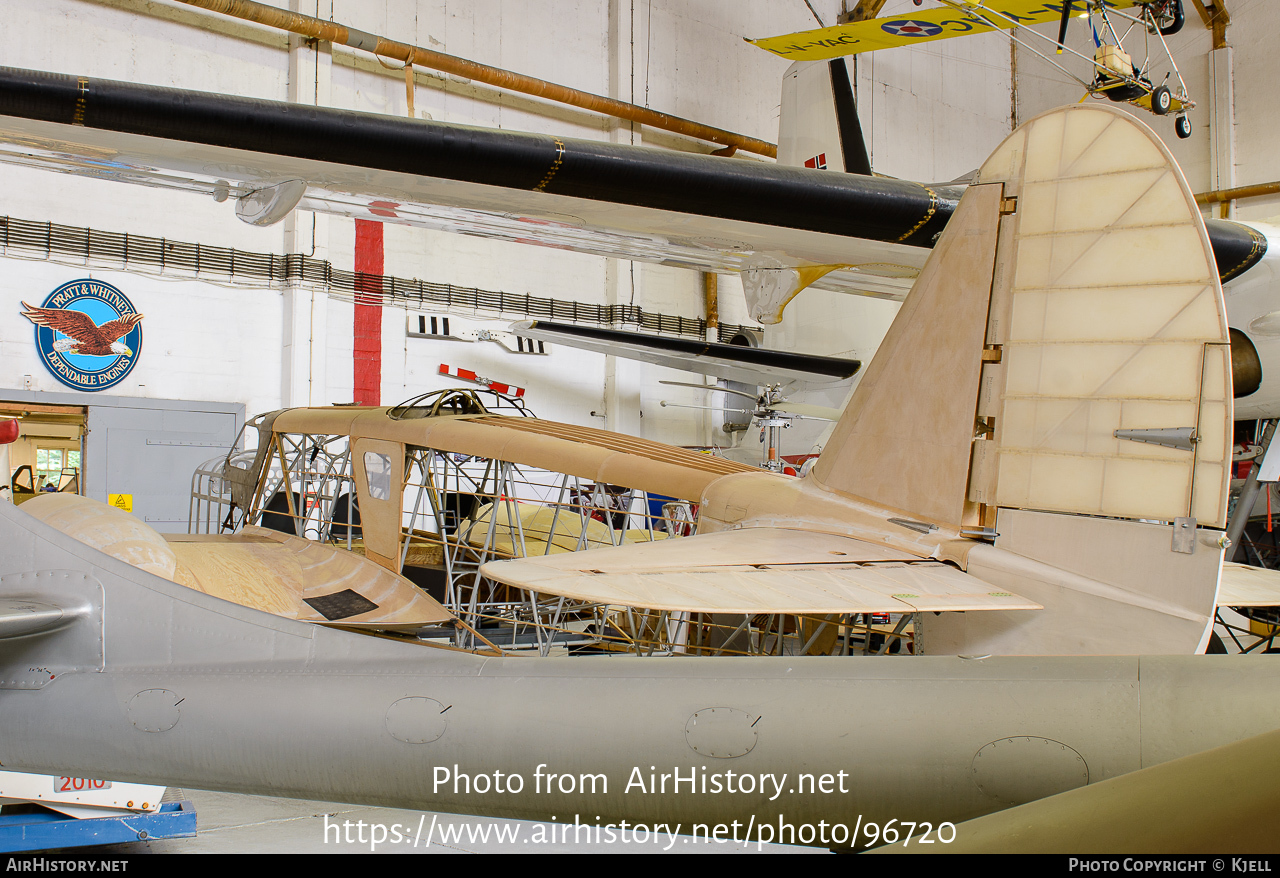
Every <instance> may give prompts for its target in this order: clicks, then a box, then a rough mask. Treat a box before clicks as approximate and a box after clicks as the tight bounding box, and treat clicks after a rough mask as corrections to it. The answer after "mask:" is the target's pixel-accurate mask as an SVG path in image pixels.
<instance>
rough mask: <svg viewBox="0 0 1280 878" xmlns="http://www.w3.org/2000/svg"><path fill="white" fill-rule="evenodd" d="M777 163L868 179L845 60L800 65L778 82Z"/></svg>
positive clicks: (866, 157)
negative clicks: (779, 83)
mask: <svg viewBox="0 0 1280 878" xmlns="http://www.w3.org/2000/svg"><path fill="white" fill-rule="evenodd" d="M778 164H780V165H791V166H793V167H797V168H801V167H804V168H819V169H830V170H834V171H845V172H846V173H850V174H863V175H866V176H869V175H870V174H871V157H870V155H869V152H868V150H867V145H866V140H865V138H864V137H863V134H862V123H861V122H860V120H859V119H858V105H857V100H856V99H855V97H854V90H853V81H852V78H851V76H850V70H849V68H848V66H847V65H846V63H845V59H844V58H833V59H832V60H830V61H799V62H797V63H795V64H792V65H791V66H790V67H789V68H788V69H787V72H786V73H785V74H784V75H783V77H782V104H781V109H780V112H779V117H778Z"/></svg>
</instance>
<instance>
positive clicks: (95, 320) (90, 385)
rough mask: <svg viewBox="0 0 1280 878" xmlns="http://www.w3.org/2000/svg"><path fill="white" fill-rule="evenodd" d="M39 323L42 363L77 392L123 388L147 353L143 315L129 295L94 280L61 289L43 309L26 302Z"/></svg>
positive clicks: (25, 306)
mask: <svg viewBox="0 0 1280 878" xmlns="http://www.w3.org/2000/svg"><path fill="white" fill-rule="evenodd" d="M22 308H23V311H22V316H23V317H25V318H27V319H28V320H30V321H31V322H32V323H34V324H35V325H36V347H37V348H38V349H39V351H40V361H41V362H42V363H44V365H45V368H46V369H48V370H49V371H50V372H51V373H52V374H53V377H55V378H57V379H58V380H59V381H61V382H62V383H63V384H65V385H67V386H68V387H74V388H75V389H76V390H105V389H107V388H108V387H112V386H114V385H116V384H119V383H120V382H121V381H122V380H124V377H125V376H126V375H128V374H129V372H130V370H132V369H133V366H134V364H135V363H137V362H138V357H139V355H140V354H141V353H142V315H141V314H139V313H138V309H137V308H135V307H133V303H132V302H130V301H129V300H128V298H126V297H125V294H124V293H122V292H120V291H119V290H118V289H116V288H115V287H113V286H112V285H111V284H108V283H103V282H102V281H99V280H93V279H91V278H83V279H81V280H73V281H71V282H70V283H65V284H63V285H62V286H60V287H58V288H57V289H56V290H54V291H53V292H52V293H50V294H49V296H48V297H47V298H46V299H45V300H44V303H43V304H42V305H41V306H40V307H39V308H33V307H32V306H30V305H28V304H27V303H26V302H23V303H22Z"/></svg>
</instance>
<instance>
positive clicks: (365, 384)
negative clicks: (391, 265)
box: [351, 219, 383, 405]
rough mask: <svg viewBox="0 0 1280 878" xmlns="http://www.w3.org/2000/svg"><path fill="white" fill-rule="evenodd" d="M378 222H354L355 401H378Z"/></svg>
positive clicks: (379, 232) (379, 367) (364, 402)
mask: <svg viewBox="0 0 1280 878" xmlns="http://www.w3.org/2000/svg"><path fill="white" fill-rule="evenodd" d="M382 254H383V250H382V223H379V222H372V221H371V220H360V219H358V220H356V312H355V325H354V328H353V329H354V336H353V338H352V345H351V348H352V354H353V357H354V360H355V363H354V366H355V372H354V377H355V394H354V396H355V401H356V403H357V404H359V405H380V404H381V399H382V266H383V263H382Z"/></svg>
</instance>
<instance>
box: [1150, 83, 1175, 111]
mask: <svg viewBox="0 0 1280 878" xmlns="http://www.w3.org/2000/svg"><path fill="white" fill-rule="evenodd" d="M1172 108H1173V93H1172V92H1170V91H1169V87H1168V86H1167V85H1161V86H1158V87H1157V88H1156V90H1155V91H1153V92H1152V93H1151V112H1153V113H1155V114H1156V115H1157V116H1164V115H1167V114H1168V112H1169V110H1171V109H1172Z"/></svg>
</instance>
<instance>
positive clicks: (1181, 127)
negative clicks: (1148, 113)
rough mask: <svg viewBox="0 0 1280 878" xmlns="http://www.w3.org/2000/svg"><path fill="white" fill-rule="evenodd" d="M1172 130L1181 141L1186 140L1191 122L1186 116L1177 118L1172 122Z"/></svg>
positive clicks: (1189, 132) (1189, 134)
mask: <svg viewBox="0 0 1280 878" xmlns="http://www.w3.org/2000/svg"><path fill="white" fill-rule="evenodd" d="M1173 130H1174V131H1176V132H1177V133H1178V137H1179V138H1180V139H1181V140H1186V139H1187V138H1188V137H1190V136H1191V120H1190V119H1188V118H1187V117H1186V116H1179V117H1178V118H1176V119H1174V120H1173Z"/></svg>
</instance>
